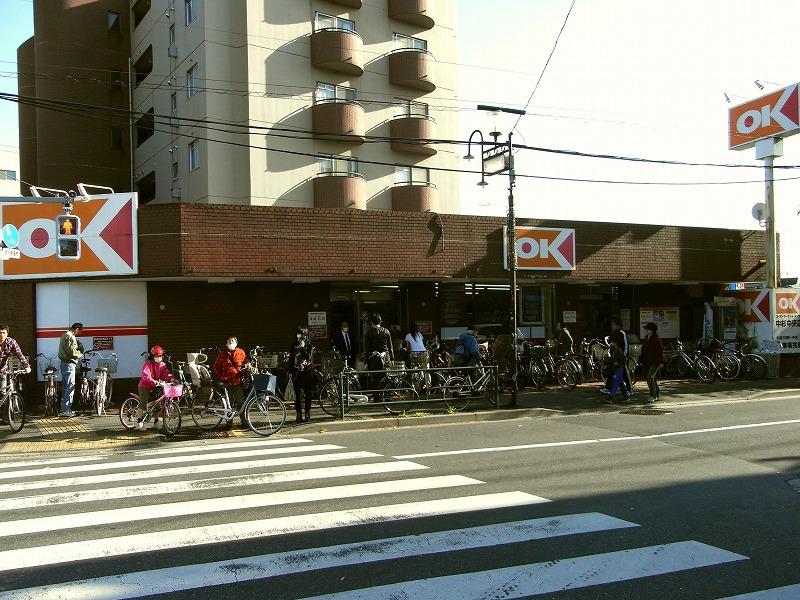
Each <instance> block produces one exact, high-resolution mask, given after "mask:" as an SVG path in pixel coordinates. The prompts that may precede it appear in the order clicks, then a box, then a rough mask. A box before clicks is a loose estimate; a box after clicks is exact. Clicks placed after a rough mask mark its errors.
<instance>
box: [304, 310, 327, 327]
mask: <svg viewBox="0 0 800 600" xmlns="http://www.w3.org/2000/svg"><path fill="white" fill-rule="evenodd" d="M327 324H328V313H326V312H325V311H324V310H319V311H312V312H309V313H308V326H309V327H311V326H312V325H327Z"/></svg>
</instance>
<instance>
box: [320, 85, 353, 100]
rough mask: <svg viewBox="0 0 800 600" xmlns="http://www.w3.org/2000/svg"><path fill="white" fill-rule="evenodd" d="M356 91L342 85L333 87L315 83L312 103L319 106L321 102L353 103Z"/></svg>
mask: <svg viewBox="0 0 800 600" xmlns="http://www.w3.org/2000/svg"><path fill="white" fill-rule="evenodd" d="M355 99H356V90H355V88H350V87H345V86H343V85H334V84H333V83H322V82H321V81H318V82H317V89H316V91H315V92H314V103H315V104H321V103H323V102H336V101H341V100H345V101H351V102H352V101H355Z"/></svg>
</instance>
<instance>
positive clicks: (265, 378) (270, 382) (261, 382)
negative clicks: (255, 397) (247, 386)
mask: <svg viewBox="0 0 800 600" xmlns="http://www.w3.org/2000/svg"><path fill="white" fill-rule="evenodd" d="M277 384H278V378H277V377H276V376H275V375H253V385H254V386H255V388H256V390H257V391H259V392H270V393H272V394H274V393H275V388H276V387H277Z"/></svg>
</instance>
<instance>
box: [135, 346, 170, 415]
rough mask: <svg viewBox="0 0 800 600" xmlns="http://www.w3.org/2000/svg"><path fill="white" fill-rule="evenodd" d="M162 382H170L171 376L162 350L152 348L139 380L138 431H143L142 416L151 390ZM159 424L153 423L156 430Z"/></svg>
mask: <svg viewBox="0 0 800 600" xmlns="http://www.w3.org/2000/svg"><path fill="white" fill-rule="evenodd" d="M164 381H172V374H171V373H170V372H169V369H168V368H167V365H165V364H164V349H163V348H162V347H161V346H153V347H152V348H150V354H148V356H147V358H146V359H145V361H144V364H143V365H142V377H141V379H139V386H138V387H139V421H138V423H137V425H136V427H137V428H138V429H144V421H143V420H142V416H143V415H144V413H145V412H146V411H147V403H148V402H149V401H150V397H151V396H152V394H153V390H155V389H156V387H157V386H158V385H159V382H164ZM160 424H161V423H160V422H159V420H158V419H156V420H155V421H154V422H153V426H154V427H155V428H156V429H158V428H159V426H160Z"/></svg>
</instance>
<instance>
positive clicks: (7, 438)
mask: <svg viewBox="0 0 800 600" xmlns="http://www.w3.org/2000/svg"><path fill="white" fill-rule="evenodd" d="M599 389H600V385H599V384H597V383H594V384H587V385H584V386H580V387H578V388H577V389H575V390H573V391H571V392H566V391H562V390H561V389H558V388H552V387H550V388H546V389H543V390H530V389H525V390H523V391H521V392H520V393H519V396H518V405H519V408H517V409H508V408H501V409H493V408H492V407H491V405H489V404H488V403H487V402H486V401H482V400H477V401H475V402H472V403H470V405H469V406H468V407H467V409H466V410H465V411H463V412H459V413H448V412H447V411H446V410H445V409H446V407H445V406H444V405H443V403H442V402H431V403H422V404H420V405H419V408H418V409H417V410H416V411H414V412H412V413H411V414H409V415H404V416H390V415H387V414H386V413H385V412H384V411H383V409H382V407H379V406H375V407H374V409H373V407H370V408H369V409H367V410H364V409H362V410H357V409H358V407H355V408H354V409H353V410H352V411H351V412H350V413H348V415H347V418H346V419H345V420H344V421H341V420H334V419H333V418H331V417H330V416H328V415H326V414H325V413H324V412H322V411H321V410H320V409H319V407H315V408H314V410H313V413H312V419H313V420H312V422H311V423H303V424H299V425H295V424H294V422H293V419H292V416H293V411H292V410H291V409H290V410H289V411H288V412H289V416H288V418H287V422H286V426H285V427H284V429H283V430H282V431H281V433H280V434H278V435H286V434H299V435H310V434H315V433H326V432H335V431H358V430H365V429H382V428H393V427H409V426H411V427H413V426H419V425H444V424H448V423H472V422H479V421H495V420H505V419H519V418H525V417H527V418H545V417H555V416H560V415H570V414H581V413H591V412H619V411H628V410H632V409H633V410H636V411H637V412H638V413H639V414H647V413H648V411H652V410H656V411H658V410H664V409H666V410H675V409H676V408H677V407H679V406H681V405H686V404H701V403H715V402H730V401H740V402H745V401H757V400H759V399H762V400H765V399H770V398H780V397H792V396H797V397H800V378H783V379H765V380H762V381H758V382H749V381H734V382H730V383H729V382H721V381H716V382H714V383H712V384H704V383H699V382H683V381H666V382H662V384H661V397H662V399H661V400H660V401H659V402H658V403H657V404H644V403H643V402H641V401H642V400H643V399H644V398H645V397H646V396H647V386H646V385H645V384H644V383H642V382H639V383H638V384H637V385H636V386H635V388H634V402H635V404H631V405H629V404H624V405H623V404H617V405H609V404H605V403H604V402H602V401H601V396H600V392H599ZM652 414H657V413H652ZM251 436H252V437H253V438H255V437H256V436H255V434H252V433H251V432H249V431H248V430H244V429H241V427H240V426H239V425H238V422H237V425H236V427H235V428H234V429H232V430H230V431H228V430H219V431H210V432H206V431H201V430H199V429H198V428H197V427H196V426H195V425H194V423H193V421H192V417H191V414H189V412H188V411H187V412H185V413H184V414H183V425H182V427H181V431H180V432H179V434H178V435H177V436H175V437H174V438H172V439H171V440H167V439H165V438H164V437H163V436H162V435H161V434H160V433H159V432H157V431H154V430H152V429H149V430H145V431H125V430H123V429H122V426H121V425H120V422H119V417H118V415H117V413H116V411H112V412H110V413H109V414H108V415H107V416H102V417H96V416H81V417H76V418H73V419H61V418H58V417H56V418H53V417H50V418H45V417H39V416H33V417H30V416H29V417H28V420H27V421H26V423H25V427H24V428H23V429H22V431H20V432H19V433H16V434H14V433H11V431H10V430H9V429H8V426H5V425H4V426H0V455H3V454H5V455H6V457H5V458H6V460H7V459H8V455H19V454H21V453H25V454H28V453H50V452H69V451H84V450H98V451H100V452H103V451H106V450H111V449H115V450H119V449H126V448H141V447H147V446H149V445H160V444H164V443H172V442H182V441H183V442H185V441H193V440H206V439H221V438H241V437H251ZM0 465H2V462H0Z"/></svg>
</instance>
